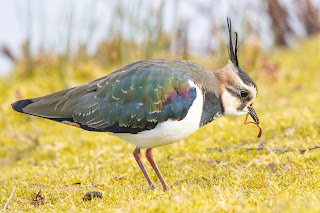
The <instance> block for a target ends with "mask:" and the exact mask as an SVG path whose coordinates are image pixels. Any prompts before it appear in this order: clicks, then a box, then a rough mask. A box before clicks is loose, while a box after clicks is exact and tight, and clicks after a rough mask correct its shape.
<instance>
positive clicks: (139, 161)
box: [133, 147, 156, 189]
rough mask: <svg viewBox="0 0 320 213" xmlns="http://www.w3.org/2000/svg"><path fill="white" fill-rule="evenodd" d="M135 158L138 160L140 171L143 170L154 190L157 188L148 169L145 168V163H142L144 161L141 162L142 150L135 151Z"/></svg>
mask: <svg viewBox="0 0 320 213" xmlns="http://www.w3.org/2000/svg"><path fill="white" fill-rule="evenodd" d="M133 156H134V158H135V159H136V161H137V163H138V165H139V167H140V169H141V170H142V172H143V174H144V176H145V177H146V178H147V181H148V183H149V186H150V187H151V188H152V189H155V188H156V187H155V186H154V184H153V182H152V180H151V178H150V176H149V174H148V172H147V170H146V168H145V167H144V165H143V163H142V160H141V153H140V148H138V147H137V148H136V149H135V150H134V151H133Z"/></svg>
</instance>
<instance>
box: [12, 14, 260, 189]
mask: <svg viewBox="0 0 320 213" xmlns="http://www.w3.org/2000/svg"><path fill="white" fill-rule="evenodd" d="M227 27H228V34H229V37H228V43H229V44H228V52H229V60H228V63H227V64H226V65H225V66H224V67H222V68H221V69H219V70H216V71H211V70H210V69H208V68H206V67H204V66H202V65H200V64H197V63H194V62H191V61H186V60H175V59H149V60H142V61H138V62H135V63H132V64H129V65H127V66H125V67H123V68H121V69H119V70H117V71H115V72H112V73H110V74H109V75H107V76H104V77H102V78H99V79H97V80H94V81H92V82H90V83H87V84H84V85H81V86H77V87H73V88H69V89H65V90H62V91H58V92H55V93H52V94H49V95H45V96H42V97H36V98H30V99H24V100H19V101H17V102H15V103H13V104H11V106H12V108H13V110H15V111H17V112H20V113H24V114H28V115H33V116H37V117H41V118H46V119H49V120H53V121H57V122H60V123H63V124H67V125H71V126H75V127H78V128H81V129H84V130H87V131H94V132H107V133H109V134H111V135H113V136H116V137H118V138H119V139H121V140H124V141H127V142H129V143H131V144H133V145H135V147H136V148H135V149H134V151H133V156H134V158H135V160H136V162H137V163H138V165H139V167H140V169H141V170H142V172H143V174H144V176H145V178H146V179H147V181H148V184H149V186H150V188H152V189H155V188H156V187H155V184H154V183H153V181H152V180H151V178H150V176H149V174H148V172H147V170H146V168H145V166H144V164H143V162H142V159H141V149H146V151H145V155H146V158H147V160H148V162H149V163H150V165H151V166H152V168H153V170H154V171H155V173H156V175H157V176H158V179H159V180H160V182H161V184H162V188H163V190H164V191H166V190H168V189H169V185H168V184H167V183H166V181H165V180H164V178H163V176H162V174H161V172H160V170H159V168H158V166H157V165H156V163H155V161H154V159H153V154H152V149H153V148H155V147H159V146H164V145H168V144H171V143H173V142H177V141H180V140H182V139H184V138H186V137H188V136H189V135H191V134H192V133H193V132H195V131H197V130H198V129H200V128H201V127H203V126H205V125H206V124H209V123H210V122H212V121H214V120H216V119H218V118H219V117H221V116H239V115H245V114H246V115H247V117H248V115H250V116H251V117H252V119H253V120H254V121H251V123H255V124H256V125H258V126H259V127H260V124H259V118H258V116H257V114H256V112H255V110H254V108H253V106H252V105H253V103H254V102H255V100H256V98H257V93H258V89H257V85H256V83H255V82H254V81H253V80H252V78H251V77H250V76H249V75H248V74H247V73H246V72H245V71H244V70H242V69H241V68H240V66H239V63H238V34H237V33H233V32H232V26H231V20H230V18H229V17H228V18H227ZM234 37H235V39H234ZM233 42H234V43H235V45H233ZM247 117H246V121H245V124H247V123H249V122H247ZM260 130H261V128H260ZM261 131H262V130H261ZM260 135H261V134H260Z"/></svg>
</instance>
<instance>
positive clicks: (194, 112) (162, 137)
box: [113, 81, 203, 148]
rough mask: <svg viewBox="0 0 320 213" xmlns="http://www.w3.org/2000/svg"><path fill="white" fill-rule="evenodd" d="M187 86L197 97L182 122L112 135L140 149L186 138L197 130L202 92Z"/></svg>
mask: <svg viewBox="0 0 320 213" xmlns="http://www.w3.org/2000/svg"><path fill="white" fill-rule="evenodd" d="M189 85H190V86H191V87H193V88H196V91H197V96H196V98H195V100H194V101H193V103H192V105H191V107H190V108H189V111H188V114H187V115H186V117H185V118H184V119H183V120H180V121H174V120H171V119H169V120H167V121H165V122H163V123H160V124H158V125H157V126H156V127H155V128H154V129H152V130H147V131H142V132H139V133H138V134H129V133H120V134H113V135H114V136H116V137H118V138H120V139H122V140H125V141H128V142H129V143H132V144H134V145H136V146H138V147H140V148H153V147H158V146H163V145H167V144H170V143H173V142H176V141H179V140H182V139H184V138H186V137H188V136H189V135H191V134H192V133H193V132H195V131H196V130H198V129H199V123H200V119H201V114H202V106H203V94H202V91H201V90H200V89H199V88H198V87H197V86H196V85H195V84H194V82H192V81H189Z"/></svg>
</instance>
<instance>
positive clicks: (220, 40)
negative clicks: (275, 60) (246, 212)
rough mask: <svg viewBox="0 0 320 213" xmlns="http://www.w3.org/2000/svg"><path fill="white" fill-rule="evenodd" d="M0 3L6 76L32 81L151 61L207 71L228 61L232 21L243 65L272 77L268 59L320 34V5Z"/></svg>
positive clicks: (293, 0) (94, 0)
mask: <svg viewBox="0 0 320 213" xmlns="http://www.w3.org/2000/svg"><path fill="white" fill-rule="evenodd" d="M0 5H1V7H0V14H1V19H0V75H6V74H8V73H10V72H17V73H18V74H19V75H22V76H24V77H31V76H32V75H33V74H34V73H36V72H46V71H48V69H49V68H50V67H53V69H54V70H56V71H57V72H62V73H67V72H73V71H75V70H77V71H78V72H81V69H80V71H79V69H78V68H79V67H80V68H81V67H83V64H86V65H87V64H88V63H92V64H94V66H95V67H99V68H102V69H104V68H106V69H109V68H112V69H113V68H116V69H117V68H120V67H121V66H123V65H126V64H128V63H131V62H134V61H137V60H142V59H149V58H181V59H187V60H194V61H198V59H199V60H200V59H201V60H206V59H207V61H208V64H205V65H206V66H208V67H209V68H212V69H214V68H216V67H221V65H224V64H225V62H226V60H227V57H226V55H227V48H226V45H227V43H226V42H227V30H226V17H227V16H229V17H230V18H231V19H232V24H233V29H234V31H237V32H238V33H239V36H240V45H241V47H240V54H241V56H240V63H241V64H242V66H244V68H245V69H247V72H250V70H251V69H254V68H258V69H259V70H261V69H268V70H267V72H269V71H270V72H271V73H272V72H273V71H274V69H275V68H276V65H273V64H270V63H269V61H268V60H267V57H266V56H265V55H264V54H263V53H265V52H270V51H272V50H273V49H274V47H278V46H280V47H287V46H288V47H290V48H292V47H294V45H295V43H296V42H297V41H299V40H301V39H305V38H307V37H309V36H312V35H314V34H316V33H319V32H320V18H319V17H320V11H319V8H320V0H261V1H255V0H227V1H218V0H153V1H149V0H135V1H130V0H119V1H113V0H55V1H48V0H12V1H6V0H0ZM244 43H245V44H244ZM261 54H262V55H263V57H262V55H261ZM242 55H244V56H242ZM259 60H260V61H259ZM92 69H93V68H92ZM49 70H50V69H49Z"/></svg>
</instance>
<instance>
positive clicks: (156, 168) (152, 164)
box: [146, 148, 169, 191]
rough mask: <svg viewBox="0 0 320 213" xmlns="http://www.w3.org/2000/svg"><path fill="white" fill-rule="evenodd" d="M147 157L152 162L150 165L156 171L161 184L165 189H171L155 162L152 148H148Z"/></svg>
mask: <svg viewBox="0 0 320 213" xmlns="http://www.w3.org/2000/svg"><path fill="white" fill-rule="evenodd" d="M146 157H147V159H148V161H149V163H150V165H151V166H152V168H153V170H154V171H155V172H156V174H157V176H158V178H159V180H160V182H161V184H162V187H163V191H167V190H168V189H169V186H168V184H167V183H166V181H165V180H164V179H163V177H162V174H161V172H160V170H159V169H158V167H157V165H156V163H155V162H154V160H153V155H152V148H150V149H147V151H146Z"/></svg>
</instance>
